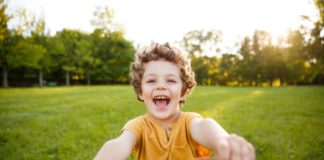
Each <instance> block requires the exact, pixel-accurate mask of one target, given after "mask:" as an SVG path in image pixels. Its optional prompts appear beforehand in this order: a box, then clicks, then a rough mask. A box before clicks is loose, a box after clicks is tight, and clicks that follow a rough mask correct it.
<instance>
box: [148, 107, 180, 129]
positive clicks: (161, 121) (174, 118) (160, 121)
mask: <svg viewBox="0 0 324 160" xmlns="http://www.w3.org/2000/svg"><path fill="white" fill-rule="evenodd" d="M179 115H180V111H178V112H177V113H176V114H174V115H173V116H171V117H170V118H168V119H156V118H154V117H152V116H150V115H149V117H150V118H151V119H152V120H153V121H155V122H157V123H158V124H160V125H161V126H162V127H163V128H164V129H168V128H169V126H170V125H171V124H172V123H174V122H176V121H177V120H178V118H179Z"/></svg>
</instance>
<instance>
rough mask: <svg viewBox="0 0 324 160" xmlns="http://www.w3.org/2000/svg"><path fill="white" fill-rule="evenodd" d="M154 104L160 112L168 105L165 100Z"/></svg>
mask: <svg viewBox="0 0 324 160" xmlns="http://www.w3.org/2000/svg"><path fill="white" fill-rule="evenodd" d="M155 104H156V106H157V108H158V109H160V110H162V109H165V108H166V106H167V105H168V101H167V100H156V101H155Z"/></svg>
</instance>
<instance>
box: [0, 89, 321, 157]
mask: <svg viewBox="0 0 324 160" xmlns="http://www.w3.org/2000/svg"><path fill="white" fill-rule="evenodd" d="M183 110H184V111H194V112H198V113H200V114H201V115H203V116H204V117H212V118H214V119H216V120H217V121H218V122H219V123H220V124H221V125H222V126H223V127H224V128H225V129H226V130H227V131H229V132H234V133H237V134H239V135H241V136H244V137H245V138H246V139H248V140H249V141H250V142H252V143H253V144H254V146H255V148H256V152H257V158H258V159H262V160H263V159H269V160H273V159H305V160H306V159H307V160H308V159H324V87H319V86H316V87H281V88H270V87H266V88H257V87H252V88H250V87H246V88H231V87H201V86H199V87H197V88H196V89H195V91H194V92H193V94H192V95H191V96H190V97H189V98H188V101H187V103H186V104H185V106H184V107H183ZM144 113H145V107H144V105H143V104H142V103H141V102H138V101H137V100H136V97H135V94H134V93H133V90H132V88H131V87H130V86H96V87H56V88H11V89H0V159H1V160H2V159H3V160H9V159H10V160H12V159H15V160H16V159H42V160H46V159H92V158H93V157H94V156H95V154H96V153H97V151H98V150H99V149H100V147H101V145H102V144H103V143H104V142H105V141H106V140H108V139H111V138H114V137H116V136H118V135H119V134H120V129H121V127H122V126H123V125H124V124H125V123H126V122H127V121H128V120H129V119H131V118H133V117H135V116H137V115H140V114H144Z"/></svg>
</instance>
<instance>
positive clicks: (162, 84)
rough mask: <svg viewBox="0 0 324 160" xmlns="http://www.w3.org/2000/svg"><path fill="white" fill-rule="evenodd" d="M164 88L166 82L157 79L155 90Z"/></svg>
mask: <svg viewBox="0 0 324 160" xmlns="http://www.w3.org/2000/svg"><path fill="white" fill-rule="evenodd" d="M164 89H166V84H165V83H164V82H163V81H159V82H158V83H157V85H156V90H164Z"/></svg>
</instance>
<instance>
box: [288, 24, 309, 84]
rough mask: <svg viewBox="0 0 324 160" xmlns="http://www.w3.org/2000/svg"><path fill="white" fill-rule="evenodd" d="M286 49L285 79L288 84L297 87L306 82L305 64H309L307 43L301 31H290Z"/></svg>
mask: <svg viewBox="0 0 324 160" xmlns="http://www.w3.org/2000/svg"><path fill="white" fill-rule="evenodd" d="M287 45H288V46H287V48H286V49H285V56H284V61H285V64H286V67H287V70H286V72H285V74H284V75H285V79H286V80H287V81H288V83H289V82H290V83H292V84H294V85H297V83H298V82H300V81H304V82H305V81H306V75H305V72H306V71H305V69H306V68H305V63H307V55H306V42H305V38H304V36H303V34H302V33H301V32H300V31H299V30H295V31H289V34H288V38H287Z"/></svg>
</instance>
